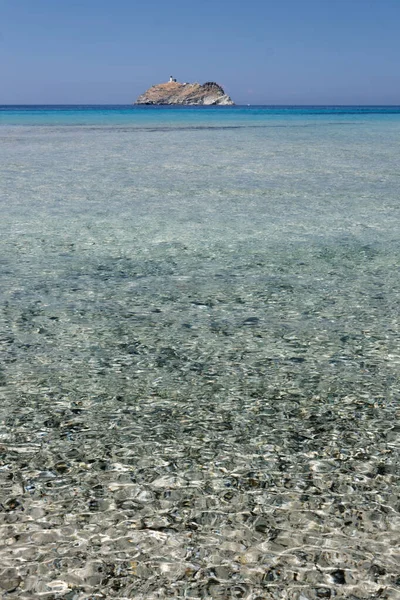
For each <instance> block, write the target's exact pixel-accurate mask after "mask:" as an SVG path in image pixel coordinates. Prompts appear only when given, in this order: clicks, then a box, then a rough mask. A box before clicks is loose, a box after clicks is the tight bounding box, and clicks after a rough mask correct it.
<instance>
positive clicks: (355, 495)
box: [0, 126, 400, 600]
mask: <svg viewBox="0 0 400 600" xmlns="http://www.w3.org/2000/svg"><path fill="white" fill-rule="evenodd" d="M271 131H272V133H271ZM271 131H269V130H266V129H262V128H260V129H259V130H257V129H255V130H254V131H253V130H252V131H251V132H250V131H249V130H246V129H243V130H237V131H236V130H235V131H233V130H226V131H225V130H222V129H221V130H218V131H211V130H204V131H203V130H201V129H196V130H193V131H190V130H188V129H186V130H185V131H175V130H173V131H172V130H171V131H168V130H163V131H156V130H154V131H151V130H142V131H139V130H136V131H133V130H132V131H131V130H129V128H127V129H126V130H123V129H121V130H120V131H117V130H113V129H112V128H111V129H107V128H104V130H103V129H102V128H97V129H96V128H87V129H85V128H75V129H74V128H68V127H66V128H64V129H62V128H54V127H53V128H49V129H46V128H36V129H35V128H29V127H25V128H8V129H5V130H3V131H2V132H1V138H0V142H1V146H0V155H1V158H2V160H1V164H2V167H1V170H2V176H3V181H5V182H6V184H7V187H6V189H7V190H8V191H7V198H6V200H7V202H6V204H5V208H4V213H3V215H4V218H3V219H2V224H1V225H0V228H1V238H0V246H1V263H2V266H1V275H0V280H1V281H0V283H1V286H0V290H1V291H0V300H1V317H0V318H1V330H2V333H1V337H0V344H1V346H0V348H1V353H2V366H1V371H0V378H1V388H0V390H1V394H2V401H1V405H0V499H1V506H0V509H1V512H0V590H1V592H2V597H4V598H7V599H10V600H14V599H17V598H18V599H28V598H45V599H46V600H53V599H57V600H84V599H87V600H89V599H90V600H94V599H114V598H118V599H125V598H137V599H140V600H152V599H156V598H203V599H214V598H215V599H221V600H222V599H224V600H225V599H227V600H228V599H231V598H232V599H233V598H242V599H247V600H261V599H263V600H269V599H293V600H315V599H318V598H346V599H354V600H369V599H375V598H379V599H386V600H387V599H392V598H400V571H399V487H400V486H399V480H398V453H397V449H398V439H399V432H400V427H399V425H398V423H397V421H396V418H397V415H398V397H399V368H400V355H399V350H398V339H399V338H398V336H399V327H398V326H399V314H400V313H399V298H400V289H399V288H400V277H399V266H398V265H399V244H398V188H397V192H396V186H398V178H397V179H396V169H395V168H394V165H395V162H396V157H397V154H396V152H395V151H394V148H395V139H394V137H392V138H391V137H390V133H389V131H387V132H386V134H385V135H382V132H381V131H380V130H379V131H378V130H377V131H376V134H375V137H374V133H373V131H372V133H371V131H370V130H369V129H368V131H366V130H365V128H364V129H363V128H362V127H361V126H358V129H356V127H354V132H353V133H351V132H350V129H349V128H347V129H345V128H343V130H342V129H340V128H336V129H334V128H332V133H329V131H328V133H326V131H327V129H326V130H325V134H324V135H321V133H318V132H317V133H316V132H315V131H314V129H313V128H312V127H309V128H308V129H306V128H305V129H304V130H303V129H290V128H289V129H282V130H281V131H280V132H279V136H278V133H276V132H275V131H274V130H271ZM372 147H374V149H375V150H374V152H373V151H372V149H371V148H372ZM396 231H397V233H396Z"/></svg>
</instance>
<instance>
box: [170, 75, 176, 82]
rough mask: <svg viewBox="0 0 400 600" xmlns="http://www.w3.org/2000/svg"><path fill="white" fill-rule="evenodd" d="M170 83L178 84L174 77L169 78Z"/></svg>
mask: <svg viewBox="0 0 400 600" xmlns="http://www.w3.org/2000/svg"><path fill="white" fill-rule="evenodd" d="M169 83H176V79H174V78H173V77H172V75H170V76H169Z"/></svg>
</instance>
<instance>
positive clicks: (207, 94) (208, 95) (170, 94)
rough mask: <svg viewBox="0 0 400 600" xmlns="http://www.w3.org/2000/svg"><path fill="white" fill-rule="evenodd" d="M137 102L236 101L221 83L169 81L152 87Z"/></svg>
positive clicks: (221, 103) (229, 103)
mask: <svg viewBox="0 0 400 600" xmlns="http://www.w3.org/2000/svg"><path fill="white" fill-rule="evenodd" d="M135 104H181V105H186V106H188V105H189V106H190V105H203V106H233V105H234V102H233V101H232V99H231V98H230V97H229V96H228V95H227V94H225V92H224V90H223V89H222V87H221V86H220V85H218V84H217V83H214V82H212V81H209V82H207V83H204V84H203V85H201V84H200V83H179V82H177V81H169V82H168V83H160V84H158V85H153V86H152V87H150V88H149V89H148V90H147V91H146V92H144V94H141V96H139V98H138V99H137V100H136V102H135Z"/></svg>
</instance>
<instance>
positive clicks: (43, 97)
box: [0, 0, 400, 104]
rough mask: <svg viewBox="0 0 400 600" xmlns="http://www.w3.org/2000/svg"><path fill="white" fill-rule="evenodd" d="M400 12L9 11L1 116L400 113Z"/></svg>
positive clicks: (272, 1) (108, 1)
mask: <svg viewBox="0 0 400 600" xmlns="http://www.w3.org/2000/svg"><path fill="white" fill-rule="evenodd" d="M399 24H400V0H197V1H196V0H170V1H167V0H151V1H149V0H147V1H146V0H0V104H130V103H131V102H133V101H134V100H135V99H136V97H137V96H138V95H139V94H140V93H142V92H144V91H145V90H146V89H147V88H148V87H150V86H151V85H153V84H155V83H161V82H164V81H167V80H168V78H169V76H170V75H173V76H174V77H176V78H177V80H178V81H182V82H184V81H186V82H194V81H198V82H199V83H204V82H205V81H216V82H217V83H219V84H221V85H222V86H223V87H224V89H225V91H226V92H227V93H229V94H230V95H231V96H232V98H233V100H234V101H235V102H236V103H237V104H400V34H399Z"/></svg>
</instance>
